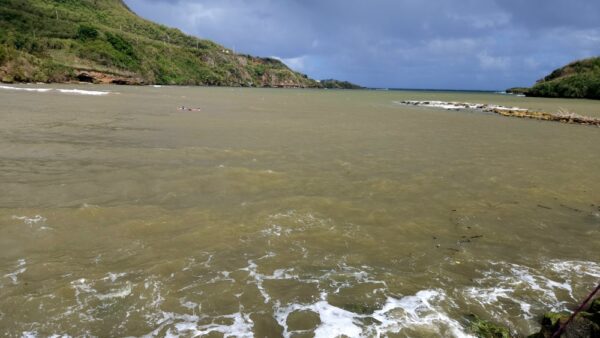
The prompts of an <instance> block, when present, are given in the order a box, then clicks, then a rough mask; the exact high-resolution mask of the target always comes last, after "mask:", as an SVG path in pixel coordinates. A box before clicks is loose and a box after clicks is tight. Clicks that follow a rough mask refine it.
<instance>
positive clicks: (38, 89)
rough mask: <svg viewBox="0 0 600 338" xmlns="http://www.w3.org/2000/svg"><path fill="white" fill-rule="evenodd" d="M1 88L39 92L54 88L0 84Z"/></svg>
mask: <svg viewBox="0 0 600 338" xmlns="http://www.w3.org/2000/svg"><path fill="white" fill-rule="evenodd" d="M0 89H7V90H20V91H26V92H38V93H45V92H49V91H51V90H52V88H24V87H13V86H1V85H0Z"/></svg>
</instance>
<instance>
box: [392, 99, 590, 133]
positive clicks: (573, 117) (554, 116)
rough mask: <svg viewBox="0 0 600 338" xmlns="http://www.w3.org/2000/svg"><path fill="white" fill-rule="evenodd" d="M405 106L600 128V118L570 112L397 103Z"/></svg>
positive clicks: (469, 105)
mask: <svg viewBox="0 0 600 338" xmlns="http://www.w3.org/2000/svg"><path fill="white" fill-rule="evenodd" d="M396 103H399V104H403V105H411V106H422V107H432V108H442V109H447V110H463V109H470V110H479V111H483V112H489V113H495V114H499V115H502V116H510V117H520V118H530V119H536V120H543V121H554V122H562V123H573V124H582V125H592V126H598V127H600V118H593V117H589V116H582V115H578V114H575V113H570V112H558V113H547V112H540V111H533V110H529V109H525V108H518V107H506V106H499V105H492V104H484V103H468V102H444V101H399V102H396Z"/></svg>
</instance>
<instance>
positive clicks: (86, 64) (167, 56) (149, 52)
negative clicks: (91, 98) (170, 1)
mask: <svg viewBox="0 0 600 338" xmlns="http://www.w3.org/2000/svg"><path fill="white" fill-rule="evenodd" d="M0 80H1V81H3V82H14V81H16V82H65V81H85V82H95V83H118V84H173V85H178V84H181V85H223V86H257V87H302V88H304V87H320V84H319V83H318V82H316V81H314V80H312V79H310V78H308V77H307V76H306V75H304V74H300V73H297V72H294V71H292V70H291V69H289V68H288V67H287V66H285V65H284V64H283V63H282V62H280V61H278V60H274V59H271V58H259V57H253V56H250V55H242V54H236V53H234V52H233V51H232V50H230V49H228V48H225V47H223V46H221V45H218V44H216V43H214V42H212V41H209V40H204V39H198V38H196V37H192V36H188V35H185V34H183V33H182V32H181V31H179V30H177V29H174V28H169V27H166V26H163V25H159V24H156V23H153V22H150V21H147V20H145V19H142V18H140V17H138V16H137V15H136V14H135V13H133V12H132V11H131V10H130V9H129V8H128V7H127V6H126V5H125V4H124V3H123V2H122V1H121V0H54V1H49V0H27V1H23V0H0Z"/></svg>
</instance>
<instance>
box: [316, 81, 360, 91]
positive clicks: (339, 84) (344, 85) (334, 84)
mask: <svg viewBox="0 0 600 338" xmlns="http://www.w3.org/2000/svg"><path fill="white" fill-rule="evenodd" d="M321 85H322V86H323V88H328V89H362V88H363V87H361V86H359V85H356V84H354V83H351V82H348V81H339V80H333V79H327V80H321Z"/></svg>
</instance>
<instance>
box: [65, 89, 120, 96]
mask: <svg viewBox="0 0 600 338" xmlns="http://www.w3.org/2000/svg"><path fill="white" fill-rule="evenodd" d="M58 91H59V92H61V93H63V94H78V95H94V96H101V95H108V94H110V92H103V91H97V90H81V89H58Z"/></svg>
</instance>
